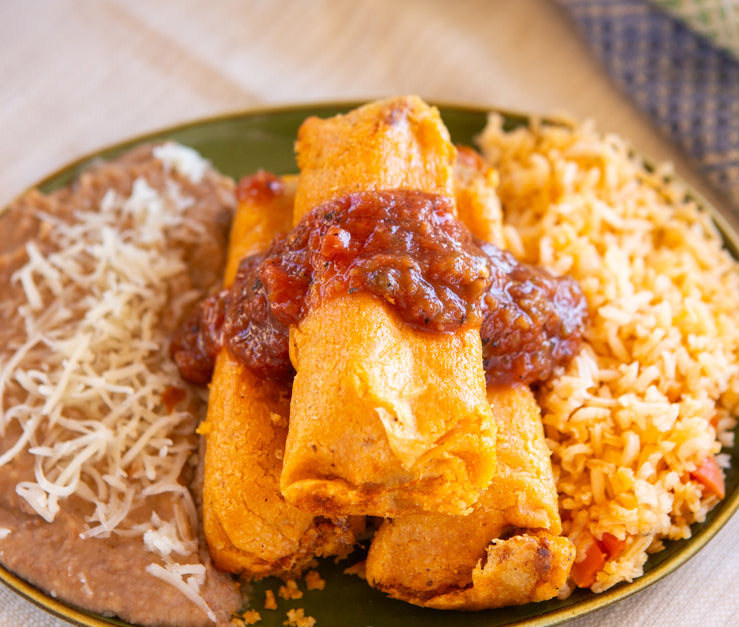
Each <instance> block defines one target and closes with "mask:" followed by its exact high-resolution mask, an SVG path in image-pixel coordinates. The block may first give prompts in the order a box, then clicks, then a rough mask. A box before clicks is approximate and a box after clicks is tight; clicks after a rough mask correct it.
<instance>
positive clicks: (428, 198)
mask: <svg viewBox="0 0 739 627" xmlns="http://www.w3.org/2000/svg"><path fill="white" fill-rule="evenodd" d="M357 291H363V292H368V293H370V294H373V295H375V296H376V297H377V298H380V299H382V300H383V301H385V302H386V303H387V304H388V305H389V306H390V307H392V308H393V310H394V311H396V312H397V314H398V316H399V317H400V318H401V319H402V320H403V321H404V322H405V323H407V324H409V325H411V326H412V327H414V328H417V329H421V330H423V331H426V332H433V333H452V332H454V331H456V330H457V329H459V328H460V327H461V326H463V325H476V326H479V327H480V331H481V337H482V343H483V358H484V366H485V371H486V375H487V378H488V382H512V381H520V382H524V383H531V382H534V381H537V380H542V379H546V378H547V377H548V376H549V375H550V374H551V372H552V370H553V369H554V368H555V367H556V366H557V365H559V364H561V363H564V362H565V361H566V360H567V359H569V358H570V357H571V356H572V355H573V354H574V353H575V352H576V351H577V349H578V348H579V345H580V342H581V339H582V332H583V327H584V323H585V319H586V316H587V307H586V304H585V299H584V297H583V294H582V292H581V291H580V287H579V285H578V284H577V283H576V282H575V281H574V280H573V279H571V278H569V277H555V276H552V275H550V274H549V273H547V272H546V271H544V270H543V269H541V268H536V267H532V266H529V265H526V264H522V263H519V262H518V261H517V260H516V259H515V258H514V257H513V256H512V255H510V254H509V253H507V252H505V251H502V250H500V249H498V248H496V247H495V246H493V245H492V244H489V243H484V242H481V241H479V240H477V239H476V238H475V237H474V236H473V235H472V234H471V233H470V232H469V230H468V229H467V228H466V226H465V225H464V224H463V223H462V222H461V221H459V220H457V219H456V218H455V217H454V215H453V214H452V204H451V200H450V199H449V198H447V197H444V196H440V195H435V194H428V193H423V192H417V191H409V190H392V191H381V192H362V193H356V194H348V195H346V196H342V197H340V198H337V199H335V200H332V201H330V202H328V203H325V204H323V205H321V206H319V207H317V208H315V209H314V210H313V211H312V212H310V213H309V214H307V215H306V216H305V217H304V218H303V219H302V220H301V221H300V223H299V224H298V225H297V226H296V227H295V228H294V229H293V230H292V231H291V232H290V233H288V234H287V235H286V236H284V237H279V238H276V239H275V240H274V241H273V242H272V244H271V246H270V247H269V249H268V250H267V251H266V252H265V253H264V254H261V255H253V256H249V257H246V258H245V259H244V260H243V261H242V262H241V264H240V266H239V270H238V273H237V275H236V278H235V280H234V283H233V285H232V286H231V288H230V289H228V290H223V291H221V292H220V293H218V294H216V295H213V296H211V297H209V298H208V299H206V300H205V301H204V302H203V303H202V304H201V306H200V307H199V309H198V310H197V311H196V312H195V313H194V315H193V316H192V317H191V318H190V319H189V320H188V321H186V322H185V324H184V325H182V327H181V328H180V331H179V332H178V333H177V334H176V335H175V337H174V339H173V342H172V346H171V353H172V356H173V358H174V359H175V362H176V363H177V365H178V366H179V368H180V370H181V372H182V374H183V376H184V377H185V378H186V379H188V380H190V381H192V382H194V383H206V382H207V381H208V380H209V379H210V376H211V374H212V369H213V364H214V362H215V356H216V355H217V353H218V351H219V350H220V348H221V347H222V346H226V347H227V348H228V349H229V350H230V351H231V353H232V354H233V355H234V357H236V358H237V359H238V360H239V361H241V362H242V363H244V364H245V365H246V366H247V367H249V368H250V369H251V370H253V371H255V372H257V373H259V374H260V375H262V376H265V377H273V378H282V379H287V380H289V379H290V378H291V376H292V374H293V370H292V366H291V364H290V359H289V355H288V328H289V326H290V325H291V324H296V323H298V322H300V320H301V319H302V317H303V316H304V315H305V314H306V312H307V311H308V310H309V309H310V308H312V307H314V306H316V304H317V303H319V302H321V301H323V300H327V299H330V298H334V297H336V296H339V295H342V294H352V293H355V292H357Z"/></svg>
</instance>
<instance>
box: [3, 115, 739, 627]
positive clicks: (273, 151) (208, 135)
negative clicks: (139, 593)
mask: <svg viewBox="0 0 739 627" xmlns="http://www.w3.org/2000/svg"><path fill="white" fill-rule="evenodd" d="M357 104H358V103H340V104H325V105H307V106H299V107H289V108H282V109H269V110H263V111H248V112H244V113H234V114H229V115H225V116H221V117H214V118H209V119H205V120H199V121H196V122H192V123H189V124H183V125H181V126H177V127H173V128H169V129H165V130H163V131H159V132H156V133H152V134H148V135H145V136H141V137H137V138H134V139H132V140H129V141H126V142H124V143H121V144H117V145H115V146H112V147H110V148H106V149H104V150H101V151H99V152H96V153H95V154H93V155H89V156H87V157H84V158H82V159H80V160H78V161H76V162H74V163H72V164H71V165H69V166H67V167H65V168H64V169H62V170H60V171H59V172H56V173H54V174H52V175H51V176H49V177H47V178H45V179H44V180H43V181H41V182H40V183H38V184H37V185H36V186H35V187H39V188H40V189H41V190H42V191H45V192H49V191H51V190H53V189H56V188H58V187H61V186H63V185H66V184H67V183H69V182H70V181H71V180H72V179H74V178H75V177H76V176H77V175H78V174H79V173H80V172H81V171H82V170H84V169H85V168H86V167H87V166H88V165H90V164H91V163H93V162H95V161H97V160H99V159H101V158H103V159H108V158H111V157H114V156H116V155H118V154H120V153H122V152H124V151H126V150H128V149H129V148H131V147H133V146H135V145H137V144H140V143H143V142H149V141H159V140H164V139H172V140H175V141H178V142H181V143H183V144H186V145H188V146H191V147H192V148H194V149H195V150H197V151H198V152H200V153H201V154H202V155H203V156H204V157H206V158H207V159H209V160H210V161H211V162H212V163H213V165H214V166H215V167H216V168H217V169H218V170H220V171H221V172H223V173H224V174H227V175H230V176H232V177H234V178H239V177H241V176H243V175H244V174H248V173H251V172H254V171H255V170H258V169H260V168H261V169H265V170H271V171H273V172H276V173H278V174H285V173H290V172H296V171H297V165H296V163H295V158H294V155H293V142H294V141H295V136H296V133H297V129H298V127H299V126H300V124H301V122H302V121H303V120H304V119H305V118H306V117H307V116H309V115H317V116H321V117H325V116H330V115H334V114H336V113H341V112H344V111H347V110H349V109H351V108H353V107H355V106H356V105H357ZM439 109H440V111H441V114H442V117H443V118H444V121H445V123H446V125H447V127H448V128H449V131H450V133H451V135H452V139H453V140H454V141H455V142H457V143H462V144H471V143H472V142H473V138H474V137H475V135H476V134H478V133H479V132H480V131H481V130H482V128H483V127H484V125H485V122H486V115H487V111H488V110H487V109H475V108H470V107H462V106H457V105H440V106H439ZM501 113H502V115H503V116H504V119H505V126H506V127H507V128H513V127H516V126H520V125H522V124H526V122H527V118H526V117H525V116H522V115H519V114H512V113H506V112H501ZM694 196H695V197H696V198H697V199H698V200H699V201H700V202H701V204H703V206H704V207H705V208H706V209H707V210H708V211H709V212H711V215H712V216H713V218H714V220H715V221H716V223H717V225H718V227H719V229H720V231H721V232H722V234H723V236H724V240H725V242H726V246H727V248H728V249H729V250H730V251H731V253H732V254H733V255H734V257H736V258H739V237H738V236H737V234H736V232H735V231H734V230H733V229H732V228H731V227H730V225H729V224H728V222H727V221H726V220H725V219H724V218H723V217H722V216H721V215H720V214H719V213H718V212H717V211H716V210H715V209H714V208H712V207H711V206H709V205H708V203H706V202H705V201H703V200H701V199H700V198H699V197H698V194H694ZM737 441H738V442H739V428H738V429H737ZM727 452H728V453H729V454H730V455H731V459H732V467H731V469H730V470H729V472H728V473H727V477H726V494H727V496H726V498H725V499H724V500H723V501H722V502H721V503H720V504H719V505H718V506H717V507H716V508H715V509H714V510H713V511H712V512H711V513H710V514H709V515H708V517H707V520H706V522H704V523H702V524H696V525H694V526H693V528H692V530H693V536H692V538H690V539H689V540H682V541H678V542H667V543H666V546H667V548H666V549H665V550H664V551H662V552H660V553H657V554H655V555H653V556H652V557H650V559H649V561H648V562H647V564H646V567H645V573H644V575H643V576H642V577H640V578H639V579H637V580H635V581H634V582H632V583H622V584H619V585H617V586H614V587H613V588H611V589H610V590H608V591H607V592H604V593H602V594H598V595H596V594H593V593H591V592H589V591H587V590H577V591H576V592H575V593H574V594H573V595H572V596H570V598H568V599H566V600H563V601H560V600H553V601H547V602H543V603H531V604H529V605H525V606H521V607H510V608H503V609H499V610H487V611H482V612H472V613H469V612H463V613H460V612H452V611H439V610H427V609H422V608H418V607H414V606H412V605H408V604H406V603H402V602H399V601H394V600H391V599H387V598H385V597H384V595H383V594H381V593H379V592H377V591H375V590H372V589H371V588H370V587H369V586H367V584H366V583H365V582H363V581H362V580H360V579H358V578H357V577H353V576H347V575H344V574H343V569H344V567H345V566H346V564H341V565H335V564H334V563H333V562H330V561H327V562H325V563H322V564H321V566H320V568H319V570H320V572H321V575H322V576H323V577H324V579H326V588H325V590H323V591H307V592H305V595H304V597H303V598H302V599H300V600H299V601H283V600H278V610H277V611H261V614H262V621H261V622H260V623H259V625H260V627H282V623H283V621H284V620H285V612H286V611H287V609H289V608H291V607H302V608H305V613H306V615H309V616H313V617H314V618H316V620H317V625H318V627H347V626H351V627H360V626H364V627H394V626H397V627H456V626H460V627H461V626H464V627H494V626H496V625H520V626H523V625H526V626H528V627H542V626H544V625H555V624H558V623H561V622H564V621H566V620H569V619H572V618H575V617H578V616H582V615H584V614H587V613H589V612H592V611H594V610H596V609H600V608H602V607H605V606H607V605H610V604H612V603H614V602H616V601H618V600H620V599H624V598H626V597H627V596H630V595H632V594H634V593H636V592H638V591H639V590H643V589H644V588H646V587H647V586H649V585H650V584H652V583H654V582H656V581H658V580H659V579H661V578H662V577H664V576H665V575H667V574H669V573H670V572H672V571H673V570H675V569H676V568H678V567H679V566H680V565H682V564H684V563H685V562H686V561H687V560H688V559H690V558H691V557H692V556H693V555H695V554H696V553H697V552H698V551H699V550H700V549H701V548H702V547H703V546H705V544H706V543H707V542H708V541H709V540H710V539H711V538H712V537H713V536H714V535H715V534H716V533H717V532H718V531H719V529H721V527H722V526H723V525H724V524H725V523H726V521H728V520H729V518H730V517H731V516H732V514H734V512H735V511H736V510H737V509H739V471H738V469H739V445H735V446H734V448H733V449H730V450H729V451H727ZM0 579H1V580H2V581H3V582H4V583H5V584H6V585H8V586H9V587H10V588H12V589H13V590H14V591H16V592H17V593H18V594H20V595H21V596H23V597H25V598H26V599H28V600H29V601H31V602H32V603H35V604H36V605H38V606H40V607H42V608H43V609H45V610H47V611H49V612H50V613H52V614H54V615H56V616H58V617H60V618H63V619H65V620H67V621H69V622H70V623H72V624H76V625H82V626H84V627H102V626H108V625H120V626H126V627H128V624H127V623H124V622H121V621H118V620H115V619H111V618H107V617H102V616H97V615H94V614H90V613H88V612H85V611H83V610H79V609H77V608H74V607H70V606H68V605H66V604H64V603H62V602H60V601H58V600H56V599H52V598H51V597H49V596H47V595H46V594H45V593H44V592H42V591H40V590H38V589H36V588H34V587H33V586H31V585H29V584H28V583H26V582H25V581H23V580H22V579H19V578H18V577H16V576H15V575H13V573H11V572H9V571H7V570H5V569H3V568H2V567H0ZM279 583H280V582H278V581H274V580H264V581H261V582H257V583H256V584H254V585H253V586H252V587H251V588H250V589H249V590H248V591H247V594H248V596H249V598H251V599H253V603H252V604H251V605H252V607H254V608H255V609H257V610H261V608H262V607H263V602H264V593H265V590H266V589H267V588H270V589H272V590H275V591H276V590H277V587H278V586H279Z"/></svg>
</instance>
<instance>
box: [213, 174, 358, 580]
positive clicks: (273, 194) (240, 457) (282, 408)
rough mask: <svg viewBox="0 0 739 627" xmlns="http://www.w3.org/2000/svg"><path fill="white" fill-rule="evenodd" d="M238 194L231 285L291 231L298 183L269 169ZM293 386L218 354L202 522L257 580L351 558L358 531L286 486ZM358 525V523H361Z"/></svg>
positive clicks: (223, 554)
mask: <svg viewBox="0 0 739 627" xmlns="http://www.w3.org/2000/svg"><path fill="white" fill-rule="evenodd" d="M255 177H262V178H265V177H267V179H269V180H264V181H262V183H263V184H260V181H259V180H258V178H257V180H256V181H255V184H254V185H252V186H246V188H245V189H246V191H247V192H251V193H245V194H243V195H242V196H241V197H240V199H239V205H238V209H237V213H236V215H235V217H234V220H233V224H232V227H231V236H230V243H229V251H228V260H227V266H226V272H225V278H224V285H225V286H229V285H230V284H231V283H232V282H233V281H234V277H235V276H236V272H237V269H238V266H239V262H240V261H241V259H242V258H243V257H246V256H247V255H251V254H255V253H258V252H261V251H262V250H263V249H264V248H266V246H267V245H268V244H269V242H270V241H271V240H272V238H273V237H274V236H275V235H276V234H278V233H285V232H286V231H288V230H289V229H290V225H291V221H292V210H293V201H294V193H295V179H294V178H293V179H289V178H286V179H277V178H270V177H271V175H268V174H265V173H260V174H257V175H255ZM289 404H290V389H289V386H288V385H285V383H284V382H276V381H272V380H269V379H263V378H260V377H259V376H258V375H256V374H254V373H253V372H252V371H250V370H249V369H248V368H247V367H246V366H244V365H243V364H242V363H240V362H239V361H237V360H236V359H235V357H234V356H233V355H232V354H231V353H230V352H229V350H228V348H226V347H224V348H222V349H221V350H220V352H219V354H218V357H217V359H216V364H215V370H214V374H213V378H212V381H211V385H210V397H209V402H208V415H207V419H206V422H205V423H203V424H202V425H201V427H200V431H201V433H203V434H204V437H205V441H206V442H205V462H204V485H203V519H204V520H203V523H204V524H203V526H204V532H205V536H206V539H207V541H208V546H209V548H210V552H211V555H212V556H213V560H214V562H215V564H216V565H217V566H218V567H219V568H221V569H223V570H227V571H230V572H234V573H243V574H244V575H245V576H248V577H262V576H266V575H271V574H277V575H282V574H291V573H296V572H299V571H301V570H303V569H304V568H305V567H306V566H307V565H308V562H310V560H312V558H313V557H314V556H316V555H318V556H321V555H337V554H338V555H345V554H347V553H348V552H350V551H351V550H352V546H353V544H354V535H353V532H352V527H351V526H350V521H348V520H347V519H346V518H340V519H334V520H327V519H320V520H319V519H315V518H314V516H313V515H312V514H311V513H308V512H304V511H302V510H299V509H297V508H296V507H294V506H292V505H290V504H289V503H287V502H286V501H285V500H284V499H283V498H282V495H281V494H280V491H279V477H280V472H281V468H282V462H281V458H282V455H283V450H284V445H285V438H286V435H287V421H288V414H289ZM356 522H357V521H351V523H356Z"/></svg>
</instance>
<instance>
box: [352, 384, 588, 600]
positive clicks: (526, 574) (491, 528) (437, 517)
mask: <svg viewBox="0 0 739 627" xmlns="http://www.w3.org/2000/svg"><path fill="white" fill-rule="evenodd" d="M489 398H490V402H491V405H492V407H493V413H494V415H495V419H496V421H497V424H498V440H497V454H498V465H497V469H496V472H495V475H494V477H493V480H492V482H491V484H490V486H489V487H488V488H487V490H486V491H485V492H484V493H483V495H482V496H481V497H480V499H479V501H478V502H477V503H476V504H475V506H474V509H473V511H472V513H470V514H469V515H468V516H448V515H443V514H413V515H410V516H403V517H398V518H394V519H392V520H387V521H385V522H384V523H383V524H382V525H381V527H380V529H379V530H378V531H377V533H376V534H375V537H374V538H373V540H372V544H371V546H370V550H369V554H368V556H367V564H366V574H367V581H368V582H369V583H370V585H372V586H373V587H375V588H378V589H380V590H383V591H384V592H386V593H387V594H388V595H390V596H392V597H394V598H397V599H401V600H404V601H408V602H410V603H414V604H416V605H422V606H426V607H433V608H438V609H465V610H477V609H484V608H493V607H502V606H505V605H517V604H524V603H529V602H532V601H542V600H545V599H549V598H552V597H553V596H555V595H556V594H557V593H558V591H559V590H560V588H561V587H562V586H563V585H564V584H565V582H566V580H567V577H568V574H569V571H570V568H571V566H572V562H573V559H574V548H573V546H572V544H571V543H570V541H569V540H568V539H566V538H563V537H560V536H559V535H558V534H559V533H560V532H561V521H560V518H559V513H558V509H557V492H556V488H555V484H554V478H553V475H552V466H551V463H550V460H549V451H548V449H547V446H546V442H545V439H544V431H543V427H542V424H541V419H540V415H539V408H538V405H537V403H536V400H535V398H534V396H533V394H532V392H531V390H530V389H529V388H528V387H526V386H522V385H517V386H512V387H494V388H491V389H490V390H489Z"/></svg>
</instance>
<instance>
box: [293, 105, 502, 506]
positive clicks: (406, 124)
mask: <svg viewBox="0 0 739 627" xmlns="http://www.w3.org/2000/svg"><path fill="white" fill-rule="evenodd" d="M297 155H298V165H299V168H300V175H299V184H298V190H297V197H296V204H295V217H294V220H295V221H296V222H297V221H298V220H300V219H301V218H302V217H303V216H304V215H305V214H307V213H308V212H310V211H312V210H314V209H315V208H316V207H320V206H321V204H322V203H325V202H327V201H330V200H332V199H335V198H339V197H341V196H343V195H346V194H349V193H355V192H365V191H382V190H396V189H405V190H418V191H421V192H428V193H431V194H438V195H443V196H446V197H449V198H453V196H454V189H453V170H454V156H455V151H454V147H453V145H452V144H451V142H450V140H449V135H448V131H447V129H446V128H445V127H444V125H443V123H442V122H441V118H440V117H439V114H438V111H436V109H434V108H432V107H429V106H427V105H426V104H425V103H423V102H422V101H421V100H420V99H418V98H416V97H405V98H397V99H393V100H387V101H381V102H376V103H372V104H370V105H365V106H363V107H360V108H359V109H356V110H354V111H352V112H350V113H349V114H347V115H344V116H337V117H334V118H331V119H327V120H320V119H317V118H309V119H308V120H306V122H305V123H304V124H303V125H302V127H301V128H300V131H299V134H298V142H297ZM450 204H452V206H453V201H452V202H451V203H450ZM481 355H482V353H481V341H480V336H479V329H478V328H475V327H474V326H473V325H469V326H463V327H461V328H460V329H459V330H458V331H456V332H454V333H429V332H425V331H420V330H417V329H415V328H412V327H411V326H409V325H407V324H406V323H404V322H403V321H402V320H401V319H400V318H399V317H398V315H397V313H396V312H395V311H393V309H392V308H391V307H390V306H389V305H388V304H387V303H385V302H382V301H381V300H380V299H377V298H374V297H372V296H371V295H368V294H363V293H355V294H344V295H340V296H336V297H334V298H331V299H328V300H326V301H324V302H320V303H319V304H318V305H317V306H315V307H312V308H310V309H309V311H308V312H307V314H306V315H305V317H304V318H303V319H302V320H301V321H300V322H299V323H298V324H296V325H293V326H291V328H290V357H291V361H292V363H293V366H294V367H295V370H296V372H297V374H296V376H295V379H294V382H293V395H292V401H291V406H290V426H289V432H288V436H287V441H286V447H285V457H284V463H283V470H282V477H281V489H282V492H283V495H284V496H285V498H286V499H287V500H288V501H290V502H291V503H293V504H295V505H297V506H298V507H300V508H302V509H305V510H306V511H309V512H312V513H315V514H323V515H337V514H370V515H378V516H395V515H399V514H404V513H410V512H414V511H443V512H447V513H461V512H464V511H466V510H467V509H468V508H469V507H470V506H471V505H472V503H474V502H475V500H476V499H477V497H478V496H479V494H480V493H481V492H482V490H483V489H484V488H485V487H486V486H487V485H488V483H489V481H490V479H491V477H492V473H493V470H494V467H495V423H494V420H493V418H492V414H491V411H490V407H489V405H488V403H487V400H486V396H485V383H484V372H483V370H482V357H481Z"/></svg>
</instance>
